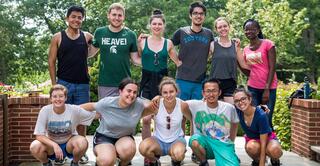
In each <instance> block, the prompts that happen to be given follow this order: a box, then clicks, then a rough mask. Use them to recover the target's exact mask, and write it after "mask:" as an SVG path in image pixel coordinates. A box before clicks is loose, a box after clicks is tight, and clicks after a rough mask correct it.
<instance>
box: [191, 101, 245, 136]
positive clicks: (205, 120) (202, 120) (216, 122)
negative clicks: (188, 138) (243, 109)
mask: <svg viewBox="0 0 320 166" xmlns="http://www.w3.org/2000/svg"><path fill="white" fill-rule="evenodd" d="M187 103H188V105H189V108H190V110H191V113H192V118H193V126H194V133H195V134H203V135H206V136H209V137H211V138H214V139H219V140H220V141H223V142H229V141H230V138H229V137H230V129H231V123H238V122H239V118H238V115H237V112H236V109H235V108H234V106H233V105H231V104H229V103H226V102H222V101H218V106H217V107H216V108H209V107H208V106H207V103H206V102H205V101H202V100H188V101H187Z"/></svg>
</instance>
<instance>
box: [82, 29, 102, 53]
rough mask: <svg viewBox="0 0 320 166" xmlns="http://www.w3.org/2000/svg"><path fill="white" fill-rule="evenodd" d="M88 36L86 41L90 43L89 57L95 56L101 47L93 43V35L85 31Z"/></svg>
mask: <svg viewBox="0 0 320 166" xmlns="http://www.w3.org/2000/svg"><path fill="white" fill-rule="evenodd" d="M84 34H85V36H86V41H87V44H88V58H92V57H95V55H96V54H97V52H98V51H99V48H97V47H95V46H93V45H92V40H93V35H92V34H91V33H89V32H84Z"/></svg>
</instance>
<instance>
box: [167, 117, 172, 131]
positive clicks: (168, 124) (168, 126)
mask: <svg viewBox="0 0 320 166" xmlns="http://www.w3.org/2000/svg"><path fill="white" fill-rule="evenodd" d="M170 121H171V118H170V116H167V122H168V123H167V129H168V130H170V128H171V125H170Z"/></svg>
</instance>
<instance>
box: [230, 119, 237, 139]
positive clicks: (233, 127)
mask: <svg viewBox="0 0 320 166" xmlns="http://www.w3.org/2000/svg"><path fill="white" fill-rule="evenodd" d="M237 132H238V123H231V128H230V140H231V141H232V142H234V141H235V139H236V137H237Z"/></svg>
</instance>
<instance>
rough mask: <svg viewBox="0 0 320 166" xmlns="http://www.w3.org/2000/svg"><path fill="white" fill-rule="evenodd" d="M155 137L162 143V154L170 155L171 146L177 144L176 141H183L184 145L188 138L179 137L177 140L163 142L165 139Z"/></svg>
mask: <svg viewBox="0 0 320 166" xmlns="http://www.w3.org/2000/svg"><path fill="white" fill-rule="evenodd" d="M153 138H154V139H155V140H157V142H158V144H159V145H160V149H161V151H162V154H161V156H166V155H168V154H169V150H170V148H171V147H172V145H173V144H175V143H177V142H178V141H179V142H181V143H183V144H184V145H186V144H187V142H186V139H185V138H184V137H179V138H178V139H176V140H175V141H173V142H169V143H167V142H163V141H161V140H159V139H158V138H157V137H154V136H153Z"/></svg>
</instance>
